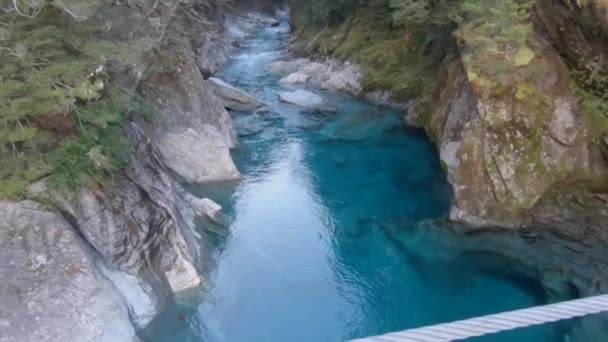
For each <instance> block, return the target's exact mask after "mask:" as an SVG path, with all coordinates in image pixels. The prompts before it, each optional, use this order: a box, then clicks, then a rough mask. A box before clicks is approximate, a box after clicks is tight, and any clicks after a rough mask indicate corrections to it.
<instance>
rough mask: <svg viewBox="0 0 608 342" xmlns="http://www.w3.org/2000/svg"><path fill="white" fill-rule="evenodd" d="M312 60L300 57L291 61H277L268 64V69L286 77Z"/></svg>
mask: <svg viewBox="0 0 608 342" xmlns="http://www.w3.org/2000/svg"><path fill="white" fill-rule="evenodd" d="M309 62H310V60H309V59H307V58H298V59H294V60H289V61H277V62H273V63H270V64H269V65H268V71H270V72H271V73H273V74H276V75H279V76H281V77H285V76H287V75H289V74H292V73H294V72H297V71H298V70H300V69H301V68H303V67H304V66H305V65H306V64H308V63H309Z"/></svg>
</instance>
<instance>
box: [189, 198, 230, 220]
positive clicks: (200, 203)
mask: <svg viewBox="0 0 608 342" xmlns="http://www.w3.org/2000/svg"><path fill="white" fill-rule="evenodd" d="M186 200H187V201H189V202H190V205H191V206H192V209H193V210H194V213H195V214H196V215H197V216H199V217H202V218H207V219H209V220H211V221H212V222H213V223H215V224H217V225H219V226H222V227H227V226H228V224H229V220H228V217H227V216H226V215H225V214H224V212H223V210H222V206H221V205H219V204H217V203H215V202H214V201H212V200H210V199H209V198H197V197H194V196H191V195H190V196H188V198H187V199H186Z"/></svg>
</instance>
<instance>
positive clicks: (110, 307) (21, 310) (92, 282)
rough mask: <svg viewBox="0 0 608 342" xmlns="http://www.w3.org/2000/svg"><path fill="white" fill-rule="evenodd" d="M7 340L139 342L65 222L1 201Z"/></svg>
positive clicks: (0, 321) (2, 320)
mask: <svg viewBox="0 0 608 342" xmlns="http://www.w3.org/2000/svg"><path fill="white" fill-rule="evenodd" d="M0 217H2V220H0V259H1V260H2V262H1V263H0V278H1V279H2V281H1V282H0V331H1V333H0V335H1V336H0V340H1V341H6V342H13V341H14V342H20V341H137V340H138V339H137V337H136V336H135V332H134V329H133V327H132V326H131V324H130V322H129V316H128V312H127V309H126V308H125V307H124V305H123V304H122V303H121V301H120V299H119V298H118V297H117V296H116V294H115V293H114V292H113V289H112V285H111V284H110V283H109V282H108V281H107V280H104V279H103V277H102V276H101V275H100V274H99V272H98V271H97V269H96V267H95V265H94V263H95V260H94V254H93V251H92V250H91V249H90V247H89V246H87V244H86V243H85V242H84V241H83V240H82V238H81V237H80V236H79V235H78V234H77V232H76V231H75V230H74V228H73V227H72V226H71V225H70V224H69V223H68V222H67V221H66V220H65V219H64V218H63V217H61V216H60V215H57V214H55V213H51V212H49V211H47V210H46V209H45V208H44V207H43V206H42V205H41V204H38V203H36V202H32V201H24V202H19V203H9V202H0Z"/></svg>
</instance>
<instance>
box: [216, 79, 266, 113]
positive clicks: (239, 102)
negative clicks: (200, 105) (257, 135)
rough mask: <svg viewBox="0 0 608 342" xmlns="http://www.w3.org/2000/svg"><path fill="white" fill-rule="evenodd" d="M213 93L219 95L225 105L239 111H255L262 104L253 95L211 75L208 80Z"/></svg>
mask: <svg viewBox="0 0 608 342" xmlns="http://www.w3.org/2000/svg"><path fill="white" fill-rule="evenodd" d="M207 82H209V85H210V86H211V90H212V91H213V93H214V94H215V95H216V96H217V97H219V98H220V99H221V101H222V103H223V105H224V107H226V108H228V109H232V110H237V111H253V110H256V109H258V108H260V107H261V106H262V103H260V102H259V101H258V100H256V98H255V97H254V96H253V95H250V94H248V93H246V92H244V91H242V90H240V89H238V88H235V87H233V86H231V85H230V84H228V83H226V82H224V81H223V80H221V79H219V78H215V77H211V78H209V79H208V80H207Z"/></svg>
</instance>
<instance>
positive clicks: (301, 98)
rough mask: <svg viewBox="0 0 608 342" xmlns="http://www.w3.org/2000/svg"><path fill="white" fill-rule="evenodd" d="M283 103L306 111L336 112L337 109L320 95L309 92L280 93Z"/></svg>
mask: <svg viewBox="0 0 608 342" xmlns="http://www.w3.org/2000/svg"><path fill="white" fill-rule="evenodd" d="M279 98H280V99H281V101H284V102H288V103H291V104H294V105H296V106H299V107H303V108H306V109H313V110H320V111H335V110H336V109H335V108H333V107H331V106H330V105H329V104H327V101H326V100H325V99H324V98H323V97H322V96H320V95H317V94H315V93H313V92H311V91H308V90H302V89H298V90H296V91H282V92H280V93H279Z"/></svg>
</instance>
